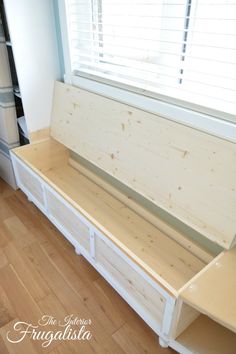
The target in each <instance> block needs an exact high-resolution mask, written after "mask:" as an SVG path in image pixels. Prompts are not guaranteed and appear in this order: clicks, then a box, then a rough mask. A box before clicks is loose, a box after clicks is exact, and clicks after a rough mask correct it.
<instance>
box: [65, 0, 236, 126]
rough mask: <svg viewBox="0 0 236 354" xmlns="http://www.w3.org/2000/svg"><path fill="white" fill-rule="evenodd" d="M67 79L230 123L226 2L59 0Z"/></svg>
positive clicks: (231, 10)
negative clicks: (84, 79) (101, 82)
mask: <svg viewBox="0 0 236 354" xmlns="http://www.w3.org/2000/svg"><path fill="white" fill-rule="evenodd" d="M65 5H66V20H67V33H68V38H69V57H70V64H71V71H72V75H78V76H85V77H92V78H95V79H96V80H100V79H101V80H105V81H107V82H108V83H110V84H112V85H115V86H116V85H118V86H119V85H121V86H122V87H127V88H128V89H129V90H132V89H133V90H134V91H136V92H140V93H142V94H145V95H149V94H150V95H151V96H155V97H158V98H160V99H161V100H164V101H167V102H172V103H173V102H174V103H175V104H176V103H177V104H180V105H183V106H187V107H189V106H190V107H194V108H195V109H197V110H198V111H199V110H200V111H203V112H207V113H208V112H211V110H214V112H216V111H217V113H216V115H219V116H221V114H220V112H224V113H226V115H223V117H224V118H225V117H226V119H229V120H234V119H235V118H234V115H235V112H236V3H234V2H233V0H225V1H224V0H212V1H211V0H65Z"/></svg>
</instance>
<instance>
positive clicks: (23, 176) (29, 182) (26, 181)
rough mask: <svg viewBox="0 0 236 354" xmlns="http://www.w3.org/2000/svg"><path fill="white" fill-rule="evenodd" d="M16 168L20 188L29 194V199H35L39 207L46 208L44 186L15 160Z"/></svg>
mask: <svg viewBox="0 0 236 354" xmlns="http://www.w3.org/2000/svg"><path fill="white" fill-rule="evenodd" d="M14 168H15V169H16V175H17V182H18V184H19V187H20V188H21V187H22V189H23V191H24V192H25V193H26V194H28V193H27V191H28V192H29V194H30V195H29V197H33V198H34V199H35V201H36V202H38V203H39V206H41V207H42V208H44V196H43V185H42V184H41V183H40V181H39V180H38V179H37V177H36V176H35V175H34V173H33V172H31V171H29V170H28V169H27V168H25V167H24V165H22V164H21V163H19V162H18V161H17V160H16V159H14Z"/></svg>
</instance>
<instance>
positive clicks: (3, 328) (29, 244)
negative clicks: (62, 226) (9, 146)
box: [0, 180, 174, 354]
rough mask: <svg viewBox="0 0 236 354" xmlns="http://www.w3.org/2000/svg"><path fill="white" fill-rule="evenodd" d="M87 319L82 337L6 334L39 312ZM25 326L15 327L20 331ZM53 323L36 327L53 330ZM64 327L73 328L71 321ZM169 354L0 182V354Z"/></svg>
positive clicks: (38, 216)
mask: <svg viewBox="0 0 236 354" xmlns="http://www.w3.org/2000/svg"><path fill="white" fill-rule="evenodd" d="M45 314H46V315H49V316H53V317H54V318H55V320H57V321H63V320H64V318H65V317H66V316H68V315H73V317H72V318H73V319H76V317H77V318H81V319H87V320H88V319H90V320H91V325H89V326H87V327H86V329H87V330H90V331H91V334H92V338H91V340H89V341H87V340H84V341H82V340H81V341H78V340H77V341H75V340H73V341H72V340H70V341H62V340H55V341H52V343H51V344H50V345H49V346H48V347H42V343H43V342H44V341H45V340H33V339H32V338H31V337H30V333H29V334H28V335H26V337H25V338H24V339H23V340H22V341H20V342H19V343H17V344H15V343H11V342H10V341H8V339H7V335H8V337H9V338H10V339H11V340H15V341H16V340H17V339H18V340H19V339H20V338H21V337H22V336H23V335H24V332H22V333H21V334H20V332H17V331H16V330H15V331H14V328H13V326H14V324H15V323H16V322H18V321H22V322H26V323H30V324H33V325H37V324H38V321H39V320H40V319H42V316H43V315H45ZM26 327H27V324H24V325H21V327H19V328H20V330H21V331H24V330H25V329H26ZM62 328H63V329H64V327H61V326H59V325H58V324H56V323H54V324H53V325H52V324H46V325H45V326H40V327H39V329H38V331H39V330H41V331H53V333H55V332H56V331H59V330H60V331H61V330H62ZM71 328H73V330H74V329H76V328H80V326H79V327H76V326H72V327H71ZM31 353H32V354H35V353H50V354H67V353H68V354H73V353H82V354H87V353H98V354H105V353H107V354H124V353H127V354H145V353H153V354H154V353H155V354H170V353H174V351H173V350H171V349H169V348H168V349H163V348H161V347H160V346H159V344H158V338H157V336H156V335H155V333H154V332H153V331H152V330H151V329H150V328H149V327H148V326H147V325H146V324H145V323H144V322H143V321H142V320H141V318H140V317H139V316H138V315H137V314H136V313H135V312H134V311H133V310H132V309H131V308H130V307H129V305H128V304H127V303H126V302H125V301H124V300H123V299H122V298H121V297H120V296H119V295H118V294H117V293H116V292H115V291H114V290H113V288H112V287H111V286H110V285H109V284H108V283H107V282H106V281H105V280H104V279H103V278H102V277H101V276H100V275H99V273H98V272H97V271H96V270H95V269H94V268H93V267H92V266H90V264H89V263H88V262H87V261H86V260H85V259H84V258H83V257H82V256H77V255H76V254H75V251H74V248H73V247H72V245H71V244H70V243H69V242H67V241H66V239H65V238H64V237H63V236H62V235H61V234H60V232H59V231H57V229H56V228H55V227H54V226H53V225H52V224H51V223H50V222H49V221H48V220H47V218H46V217H45V216H44V215H43V214H42V213H41V212H40V211H39V210H38V209H37V208H36V207H35V206H34V205H33V204H32V203H29V202H28V200H27V198H26V197H25V195H24V194H23V193H22V192H21V191H16V192H15V191H14V190H12V189H11V188H10V187H9V186H8V185H7V184H6V183H4V182H3V181H2V180H0V354H31Z"/></svg>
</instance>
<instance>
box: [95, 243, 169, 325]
mask: <svg viewBox="0 0 236 354" xmlns="http://www.w3.org/2000/svg"><path fill="white" fill-rule="evenodd" d="M95 259H96V262H97V264H98V265H99V266H101V267H102V268H103V269H104V270H105V271H106V272H107V273H108V274H109V276H110V277H111V278H112V279H113V280H114V282H116V284H117V287H118V288H120V289H122V293H126V294H127V295H128V296H129V297H130V298H131V299H132V303H133V302H134V303H136V304H138V306H139V307H141V308H142V312H143V313H145V316H146V318H144V320H145V321H147V322H148V320H147V319H148V318H149V319H151V321H152V322H155V323H156V324H157V325H158V326H161V325H162V320H163V315H164V309H165V302H166V300H165V299H164V297H163V296H162V295H161V294H160V293H159V292H158V291H157V290H156V289H155V288H154V287H153V286H152V285H151V284H150V283H149V282H148V281H147V280H146V279H145V278H144V277H143V276H142V275H141V274H139V273H138V272H137V271H136V270H135V269H133V267H132V266H131V265H130V264H128V262H126V261H125V259H123V257H121V256H120V255H118V254H117V253H116V251H115V250H113V249H112V248H111V247H110V246H108V244H106V242H104V241H103V240H102V239H101V238H100V237H99V236H96V237H95ZM131 306H132V304H131ZM134 307H135V306H134ZM136 310H137V309H136ZM142 317H143V316H142Z"/></svg>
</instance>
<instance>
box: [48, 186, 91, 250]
mask: <svg viewBox="0 0 236 354" xmlns="http://www.w3.org/2000/svg"><path fill="white" fill-rule="evenodd" d="M46 196H47V203H48V212H49V214H50V215H51V216H52V217H53V218H54V219H56V221H57V222H58V223H59V224H60V225H61V226H62V228H63V229H65V230H66V231H67V232H68V233H69V234H70V235H71V237H72V238H73V239H74V240H76V241H77V242H78V243H79V244H80V245H81V246H82V247H83V248H84V249H85V250H86V251H88V252H90V237H89V227H88V226H87V225H85V224H84V223H83V222H82V221H81V220H80V219H79V217H78V215H77V214H76V212H73V210H71V208H70V207H68V206H67V204H65V203H63V202H62V201H61V200H60V199H59V198H57V197H56V196H55V195H54V194H52V193H51V192H50V191H49V190H46Z"/></svg>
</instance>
